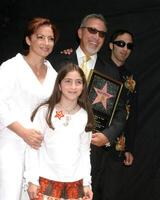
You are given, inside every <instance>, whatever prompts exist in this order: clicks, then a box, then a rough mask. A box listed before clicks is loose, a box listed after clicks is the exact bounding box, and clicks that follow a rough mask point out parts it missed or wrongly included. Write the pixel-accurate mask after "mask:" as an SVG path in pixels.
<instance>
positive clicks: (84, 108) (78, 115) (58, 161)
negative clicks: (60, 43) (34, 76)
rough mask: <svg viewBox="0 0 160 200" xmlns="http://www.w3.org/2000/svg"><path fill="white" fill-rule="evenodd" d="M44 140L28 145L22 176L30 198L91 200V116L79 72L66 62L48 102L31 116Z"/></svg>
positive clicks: (82, 75) (84, 81)
mask: <svg viewBox="0 0 160 200" xmlns="http://www.w3.org/2000/svg"><path fill="white" fill-rule="evenodd" d="M32 119H33V125H34V128H35V129H36V130H37V131H40V132H41V133H43V136H44V141H43V142H42V146H41V148H40V149H39V150H38V151H36V150H34V149H32V148H31V147H29V146H28V150H27V154H26V163H27V164H26V172H25V177H26V180H27V183H29V187H28V193H29V196H30V199H36V200H42V199H43V200H45V199H50V200H63V199H65V200H66V199H67V200H71V199H72V200H73V199H74V200H80V199H87V200H91V199H92V196H93V194H92V191H91V187H90V186H91V177H90V170H91V166H90V141H91V130H92V129H93V114H92V109H91V107H90V104H89V102H88V99H87V83H86V79H85V75H84V73H83V72H82V70H81V69H80V68H79V67H78V66H77V65H75V64H72V63H67V64H66V65H65V66H63V68H62V69H61V70H60V72H59V74H58V76H57V79H56V83H55V87H54V91H53V93H52V95H51V97H50V99H49V100H48V101H47V102H46V103H44V104H42V105H40V106H39V107H38V108H37V109H36V110H35V112H34V113H33V115H32Z"/></svg>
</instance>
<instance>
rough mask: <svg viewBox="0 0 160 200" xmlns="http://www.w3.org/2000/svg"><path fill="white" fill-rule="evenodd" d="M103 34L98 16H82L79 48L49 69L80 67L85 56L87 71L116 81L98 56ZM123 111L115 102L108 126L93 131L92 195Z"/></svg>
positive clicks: (121, 124) (122, 120)
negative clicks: (67, 65)
mask: <svg viewBox="0 0 160 200" xmlns="http://www.w3.org/2000/svg"><path fill="white" fill-rule="evenodd" d="M106 32H107V27H106V22H105V19H104V17H103V16H102V15H100V14H90V15H87V16H86V17H84V19H83V20H82V22H81V25H80V27H79V29H78V37H79V40H80V44H79V47H78V48H77V49H76V51H75V52H73V53H72V54H71V55H67V56H66V55H64V54H63V55H62V54H61V56H59V58H55V57H54V61H55V62H53V66H54V67H55V68H58V67H59V66H60V65H59V63H60V62H62V61H71V62H74V63H76V64H78V65H79V66H82V63H83V57H84V56H88V57H89V60H88V61H87V64H88V67H89V69H95V70H97V71H99V72H100V73H102V74H105V75H107V76H110V77H112V78H113V79H116V80H120V77H119V73H118V70H117V69H116V68H115V67H112V66H110V65H109V64H107V63H106V62H105V61H104V60H103V59H102V58H101V57H100V55H99V53H98V52H99V50H100V49H101V47H102V45H103V43H104V41H105V36H106ZM125 118H126V112H125V109H124V104H123V102H122V101H119V103H118V105H117V109H116V112H115V115H114V117H113V120H112V123H111V125H110V126H109V127H107V128H106V129H104V130H103V131H102V132H95V133H93V135H92V144H93V145H92V147H91V164H92V188H93V193H96V187H97V183H98V178H99V172H100V166H101V165H100V163H101V159H102V155H103V153H104V152H105V146H108V145H112V143H113V142H114V140H115V138H116V137H117V136H118V135H119V134H120V133H121V131H122V130H123V127H124V124H125Z"/></svg>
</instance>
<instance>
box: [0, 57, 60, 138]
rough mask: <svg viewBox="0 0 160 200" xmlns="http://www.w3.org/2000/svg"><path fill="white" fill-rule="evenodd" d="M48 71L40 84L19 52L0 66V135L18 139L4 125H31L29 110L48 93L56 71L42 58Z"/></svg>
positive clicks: (47, 95) (51, 88) (43, 99)
mask: <svg viewBox="0 0 160 200" xmlns="http://www.w3.org/2000/svg"><path fill="white" fill-rule="evenodd" d="M45 65H46V66H47V74H46V77H45V80H44V82H43V83H41V82H40V81H39V80H38V79H37V77H36V76H35V74H34V73H33V71H32V69H31V68H30V66H29V65H28V64H27V62H26V61H25V60H24V58H23V56H22V55H21V54H17V55H16V56H15V57H13V58H11V59H9V60H7V61H5V62H4V63H2V65H1V66H0V136H1V137H2V136H3V137H8V136H9V137H13V138H15V139H21V138H20V137H19V136H17V135H16V134H13V132H12V131H11V130H9V129H7V126H8V125H9V124H11V123H13V122H15V121H18V122H19V123H21V124H22V125H23V126H25V127H30V126H31V122H30V116H31V113H32V111H33V110H34V109H35V107H36V106H37V105H39V104H40V103H41V102H43V101H45V100H46V99H48V97H49V96H50V95H51V93H52V90H53V86H54V82H55V79H56V76H57V72H56V71H55V70H54V69H53V67H52V66H51V64H50V63H49V61H47V60H45Z"/></svg>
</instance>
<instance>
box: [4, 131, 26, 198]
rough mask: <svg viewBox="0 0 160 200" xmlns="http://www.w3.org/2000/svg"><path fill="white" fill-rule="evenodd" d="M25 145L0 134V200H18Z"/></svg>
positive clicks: (20, 190) (20, 189) (19, 140)
mask: <svg viewBox="0 0 160 200" xmlns="http://www.w3.org/2000/svg"><path fill="white" fill-rule="evenodd" d="M25 149H26V144H25V142H23V140H21V139H15V138H10V137H8V136H7V137H5V136H4V135H1V134H0V199H1V200H20V199H21V192H22V180H23V171H24V155H25Z"/></svg>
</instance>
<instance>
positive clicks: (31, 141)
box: [23, 129, 43, 149]
mask: <svg viewBox="0 0 160 200" xmlns="http://www.w3.org/2000/svg"><path fill="white" fill-rule="evenodd" d="M23 140H24V141H25V142H26V143H27V144H28V145H30V146H31V147H32V148H34V149H39V147H40V146H41V143H42V141H43V135H42V134H41V133H40V132H38V131H36V130H34V129H26V130H25V131H24V134H23Z"/></svg>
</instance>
